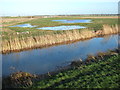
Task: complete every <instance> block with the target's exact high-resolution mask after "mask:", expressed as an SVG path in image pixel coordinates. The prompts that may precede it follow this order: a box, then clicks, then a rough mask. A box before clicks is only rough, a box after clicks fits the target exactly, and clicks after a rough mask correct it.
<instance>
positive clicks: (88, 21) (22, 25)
mask: <svg viewBox="0 0 120 90" xmlns="http://www.w3.org/2000/svg"><path fill="white" fill-rule="evenodd" d="M52 21H57V22H60V23H91V20H52ZM10 27H30V28H32V27H36V26H35V25H34V26H32V25H31V24H21V25H15V26H10ZM82 28H86V27H84V26H79V25H71V26H68V25H67V26H64V25H62V26H54V27H41V28H37V29H41V30H73V29H82Z"/></svg>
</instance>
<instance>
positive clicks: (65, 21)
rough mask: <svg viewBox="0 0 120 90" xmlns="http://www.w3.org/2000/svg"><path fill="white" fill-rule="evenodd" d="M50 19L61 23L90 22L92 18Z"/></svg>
mask: <svg viewBox="0 0 120 90" xmlns="http://www.w3.org/2000/svg"><path fill="white" fill-rule="evenodd" d="M52 21H56V22H61V23H91V21H92V20H86V19H84V20H82V19H80V20H79V19H78V20H52Z"/></svg>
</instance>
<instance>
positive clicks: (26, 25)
mask: <svg viewBox="0 0 120 90" xmlns="http://www.w3.org/2000/svg"><path fill="white" fill-rule="evenodd" d="M9 27H30V28H32V27H36V26H32V25H31V24H21V25H15V26H9Z"/></svg>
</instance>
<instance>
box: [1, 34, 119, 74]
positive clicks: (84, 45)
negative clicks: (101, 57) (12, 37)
mask: <svg viewBox="0 0 120 90" xmlns="http://www.w3.org/2000/svg"><path fill="white" fill-rule="evenodd" d="M117 47H118V35H109V36H105V37H99V38H93V39H90V40H84V41H79V42H75V43H71V44H64V45H58V46H53V47H48V48H43V49H34V50H30V51H23V52H18V53H10V54H3V55H2V63H3V64H2V69H3V73H2V74H3V76H7V75H9V74H10V73H13V72H16V71H25V72H30V73H33V74H43V73H47V72H50V71H53V70H56V69H57V67H59V66H66V65H68V64H69V63H70V62H71V61H73V60H78V59H80V58H81V59H83V60H84V59H85V58H86V57H87V55H89V54H92V55H95V54H97V53H98V52H105V51H108V50H110V49H115V48H117Z"/></svg>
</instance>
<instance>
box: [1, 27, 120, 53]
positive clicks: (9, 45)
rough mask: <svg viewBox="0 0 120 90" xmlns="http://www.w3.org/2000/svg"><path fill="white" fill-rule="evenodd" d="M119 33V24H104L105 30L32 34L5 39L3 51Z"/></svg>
mask: <svg viewBox="0 0 120 90" xmlns="http://www.w3.org/2000/svg"><path fill="white" fill-rule="evenodd" d="M115 33H118V26H117V25H115V26H109V25H103V30H98V31H92V30H81V31H78V30H73V31H72V32H71V31H67V32H65V33H62V34H54V35H44V36H34V37H33V36H31V37H27V38H24V37H21V38H18V37H16V38H15V39H10V40H4V41H3V42H2V50H1V52H2V53H7V52H13V51H21V50H26V49H32V48H40V47H45V46H51V45H56V44H60V43H63V42H70V41H76V40H83V39H88V38H92V37H97V36H103V35H107V34H115Z"/></svg>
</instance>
